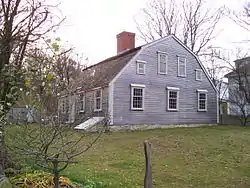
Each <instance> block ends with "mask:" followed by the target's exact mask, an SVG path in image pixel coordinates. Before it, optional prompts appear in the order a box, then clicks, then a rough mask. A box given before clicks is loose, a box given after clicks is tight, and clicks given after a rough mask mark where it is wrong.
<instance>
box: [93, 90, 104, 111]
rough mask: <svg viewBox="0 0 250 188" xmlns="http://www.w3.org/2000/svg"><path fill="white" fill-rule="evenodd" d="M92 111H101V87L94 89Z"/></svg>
mask: <svg viewBox="0 0 250 188" xmlns="http://www.w3.org/2000/svg"><path fill="white" fill-rule="evenodd" d="M94 111H95V112H98V111H102V89H97V90H95V93H94Z"/></svg>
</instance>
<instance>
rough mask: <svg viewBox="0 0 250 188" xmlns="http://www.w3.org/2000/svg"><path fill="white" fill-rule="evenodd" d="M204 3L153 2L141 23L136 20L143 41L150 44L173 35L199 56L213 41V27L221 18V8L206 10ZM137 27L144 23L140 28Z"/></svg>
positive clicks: (145, 11)
mask: <svg viewBox="0 0 250 188" xmlns="http://www.w3.org/2000/svg"><path fill="white" fill-rule="evenodd" d="M206 6H207V4H206V3H205V1H204V0H195V1H182V3H179V4H177V3H176V1H174V0H171V1H168V3H167V1H165V0H152V1H150V4H149V5H148V7H147V8H146V9H143V11H142V13H143V15H144V19H143V20H137V28H138V30H139V32H140V34H141V37H142V39H144V40H145V41H146V42H150V41H152V40H155V39H157V38H160V37H164V36H168V35H170V34H174V35H176V36H178V37H179V38H180V39H181V40H182V41H183V43H184V44H185V45H186V46H188V47H189V48H190V49H191V50H192V51H193V52H194V53H195V54H197V55H201V54H202V53H201V52H204V50H206V47H208V45H209V44H210V42H211V40H212V39H214V37H215V36H216V35H215V31H216V27H217V25H218V23H219V21H220V19H221V17H222V8H216V9H213V10H212V9H209V8H208V7H206ZM139 23H145V24H144V25H143V24H139Z"/></svg>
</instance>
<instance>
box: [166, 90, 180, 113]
mask: <svg viewBox="0 0 250 188" xmlns="http://www.w3.org/2000/svg"><path fill="white" fill-rule="evenodd" d="M167 91H168V96H167V106H168V107H167V109H168V111H179V91H180V89H179V88H177V87H167ZM170 91H175V92H177V101H176V103H177V104H176V109H172V108H169V93H170Z"/></svg>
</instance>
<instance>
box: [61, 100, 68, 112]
mask: <svg viewBox="0 0 250 188" xmlns="http://www.w3.org/2000/svg"><path fill="white" fill-rule="evenodd" d="M61 112H62V113H63V114H65V113H67V112H68V98H67V97H62V98H61Z"/></svg>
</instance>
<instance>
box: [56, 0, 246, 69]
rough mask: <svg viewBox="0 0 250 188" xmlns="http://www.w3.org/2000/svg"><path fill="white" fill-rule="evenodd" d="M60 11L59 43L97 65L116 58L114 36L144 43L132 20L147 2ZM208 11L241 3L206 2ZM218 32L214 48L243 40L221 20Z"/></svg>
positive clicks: (118, 1) (71, 3)
mask: <svg viewBox="0 0 250 188" xmlns="http://www.w3.org/2000/svg"><path fill="white" fill-rule="evenodd" d="M61 1H62V3H61V5H60V9H61V11H62V13H63V15H64V16H66V18H67V19H66V22H65V23H64V24H63V26H62V27H61V28H60V30H59V31H58V32H57V35H58V36H60V37H61V39H62V40H63V41H68V43H69V44H71V45H72V46H74V47H75V48H76V51H77V52H78V53H80V54H84V56H86V57H88V58H89V64H93V63H97V62H98V61H101V60H103V59H105V58H108V57H110V56H113V55H115V54H116V34H118V33H120V32H122V31H124V30H126V31H130V32H135V33H136V34H137V37H136V46H138V45H141V44H143V43H144V42H143V41H142V40H141V39H140V38H139V33H138V32H137V29H136V24H135V22H134V17H135V16H136V15H138V14H139V13H140V10H141V8H143V7H145V6H146V2H147V0H61ZM210 2H211V8H214V6H218V5H223V4H225V5H226V6H228V7H231V8H235V7H239V5H242V4H243V2H244V0H210ZM220 29H222V32H221V33H220V35H219V36H218V37H217V38H216V40H215V41H214V45H215V46H220V47H221V46H222V47H224V48H227V47H229V46H230V47H229V48H233V47H235V45H237V44H236V43H235V42H237V41H241V40H244V39H246V38H247V35H246V32H244V31H242V29H241V28H239V27H238V26H236V25H235V24H233V23H232V22H229V21H228V20H223V22H222V23H221V25H220Z"/></svg>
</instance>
